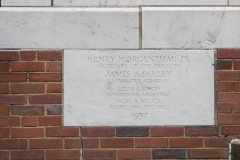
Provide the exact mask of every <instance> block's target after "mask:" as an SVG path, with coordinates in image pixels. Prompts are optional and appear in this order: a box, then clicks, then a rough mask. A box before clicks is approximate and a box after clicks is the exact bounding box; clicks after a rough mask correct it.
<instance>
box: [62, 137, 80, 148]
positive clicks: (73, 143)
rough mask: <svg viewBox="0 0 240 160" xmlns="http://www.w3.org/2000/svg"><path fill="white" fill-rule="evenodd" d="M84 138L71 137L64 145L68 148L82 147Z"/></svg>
mask: <svg viewBox="0 0 240 160" xmlns="http://www.w3.org/2000/svg"><path fill="white" fill-rule="evenodd" d="M82 141H83V140H82V139H81V138H71V139H65V140H64V145H65V148H66V149H71V148H82Z"/></svg>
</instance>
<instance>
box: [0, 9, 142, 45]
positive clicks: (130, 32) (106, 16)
mask: <svg viewBox="0 0 240 160" xmlns="http://www.w3.org/2000/svg"><path fill="white" fill-rule="evenodd" d="M0 23H1V25H0V37H4V38H1V39H0V48H10V49H13V48H31V49H32V48H33V49H34V48H37V49H41V48H43V49H46V48H50V49H52V48H59V49H61V48H63V49H66V48H68V49H137V48H139V9H138V8H47V7H45V8H44V7H41V8H38V7H35V8H31V7H29V8H27V7H15V8H12V7H2V8H0Z"/></svg>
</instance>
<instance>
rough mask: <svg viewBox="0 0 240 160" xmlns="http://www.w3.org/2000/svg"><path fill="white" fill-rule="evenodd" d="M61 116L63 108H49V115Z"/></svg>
mask: <svg viewBox="0 0 240 160" xmlns="http://www.w3.org/2000/svg"><path fill="white" fill-rule="evenodd" d="M61 114H62V106H48V107H47V115H61Z"/></svg>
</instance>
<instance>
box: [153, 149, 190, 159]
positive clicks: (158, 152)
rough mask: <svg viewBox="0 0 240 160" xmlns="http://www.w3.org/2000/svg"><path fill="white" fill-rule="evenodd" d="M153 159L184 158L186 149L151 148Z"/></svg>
mask: <svg viewBox="0 0 240 160" xmlns="http://www.w3.org/2000/svg"><path fill="white" fill-rule="evenodd" d="M152 158H153V159H164V158H166V159H171V158H172V159H173V158H183V159H186V149H153V150H152Z"/></svg>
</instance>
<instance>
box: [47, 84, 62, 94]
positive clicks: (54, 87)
mask: <svg viewBox="0 0 240 160" xmlns="http://www.w3.org/2000/svg"><path fill="white" fill-rule="evenodd" d="M47 93H62V83H48V84H47Z"/></svg>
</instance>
